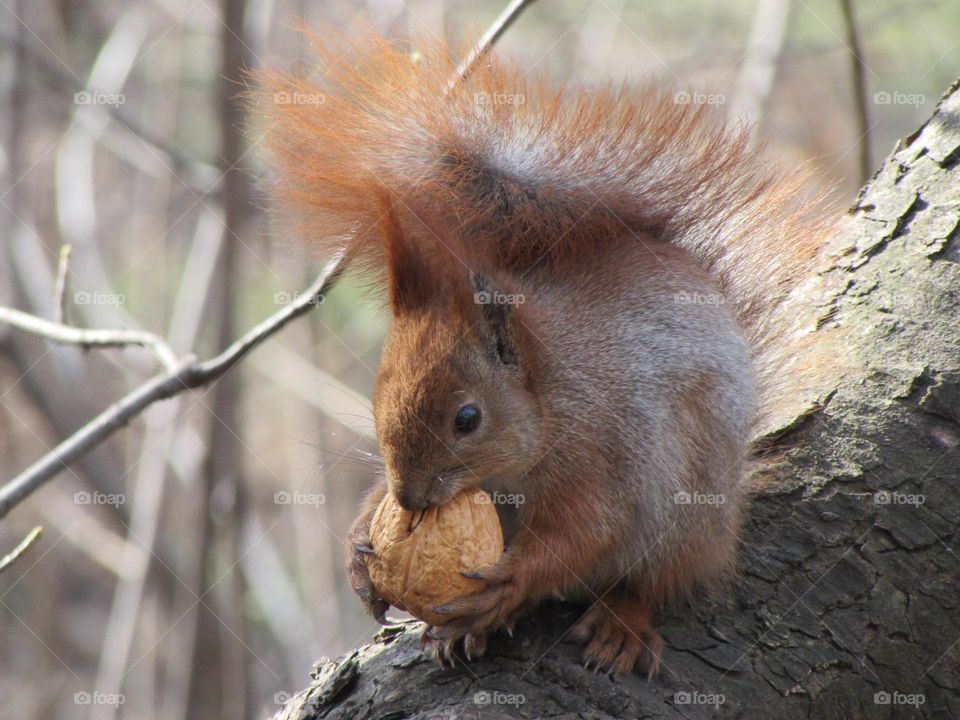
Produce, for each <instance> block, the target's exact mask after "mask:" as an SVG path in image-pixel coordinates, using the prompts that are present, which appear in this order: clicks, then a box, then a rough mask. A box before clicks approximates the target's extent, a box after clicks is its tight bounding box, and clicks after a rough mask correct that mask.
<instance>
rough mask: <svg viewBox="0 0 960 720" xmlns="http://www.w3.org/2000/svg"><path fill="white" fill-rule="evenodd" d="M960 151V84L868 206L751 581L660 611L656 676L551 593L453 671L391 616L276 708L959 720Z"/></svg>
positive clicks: (748, 546)
mask: <svg viewBox="0 0 960 720" xmlns="http://www.w3.org/2000/svg"><path fill="white" fill-rule="evenodd" d="M958 165H960V83H957V84H955V85H954V87H953V88H952V89H951V90H950V91H949V92H948V93H947V95H945V96H944V98H943V100H941V102H940V104H939V106H938V108H937V111H936V113H935V114H934V116H933V117H932V118H931V120H929V121H928V122H927V123H926V125H924V127H923V128H921V129H920V130H919V131H917V132H916V133H914V134H913V135H912V136H910V137H909V138H907V139H906V140H905V141H903V142H902V143H900V144H899V145H898V147H897V148H895V150H894V153H893V154H892V155H891V157H889V158H888V159H887V160H886V162H885V163H884V165H883V167H882V168H881V169H880V170H879V171H878V173H877V174H876V175H875V176H874V177H873V178H872V180H871V181H870V182H869V183H868V185H867V187H866V188H864V190H863V191H862V193H861V195H860V197H859V199H858V200H857V202H856V204H855V205H854V207H853V208H852V209H851V212H850V221H849V224H848V225H846V226H845V227H844V229H843V231H842V232H841V234H840V235H839V236H838V238H837V241H836V248H835V249H840V250H841V252H840V253H838V257H837V259H836V261H835V263H834V264H833V265H832V267H831V268H830V269H829V270H828V271H827V272H826V273H825V275H824V276H823V280H824V282H825V285H824V287H825V288H826V290H827V296H826V303H825V304H824V305H823V306H822V309H823V310H824V311H825V312H823V313H822V318H821V322H820V326H821V329H820V330H819V331H818V333H817V335H819V334H821V333H822V335H823V337H824V343H830V344H831V347H834V348H843V350H842V352H843V354H844V355H845V356H844V357H841V356H840V351H838V353H837V357H835V358H834V357H829V362H828V364H832V365H834V367H835V370H834V372H833V373H832V374H833V375H834V377H832V378H830V383H829V387H827V388H825V389H826V392H825V393H824V395H823V397H822V399H821V402H819V403H818V404H817V405H816V406H815V407H814V408H813V409H812V411H811V412H809V413H806V414H804V415H803V416H802V417H800V418H798V419H797V421H796V422H794V423H792V425H790V426H789V427H787V428H785V429H784V430H783V431H782V432H781V433H780V435H779V437H778V438H777V445H778V447H781V448H783V446H784V445H786V447H787V448H788V449H786V450H784V451H783V452H782V458H781V461H780V463H779V466H778V468H777V472H776V473H775V474H772V475H771V477H769V478H768V479H767V480H766V481H765V483H764V484H763V485H762V487H760V489H759V490H758V491H757V493H756V495H755V498H754V501H753V503H752V506H751V509H750V512H749V518H748V521H747V524H746V527H745V532H744V537H743V549H742V554H741V555H742V558H741V566H742V577H741V579H740V580H739V582H737V583H736V586H735V587H734V588H732V589H731V590H730V591H729V592H728V593H726V594H724V595H722V596H720V597H718V598H715V599H712V600H699V601H695V602H693V603H692V604H677V605H674V606H671V607H669V608H667V609H666V610H665V611H664V612H663V613H662V615H661V617H660V624H659V628H660V630H661V632H662V634H663V636H664V638H665V639H666V641H667V650H666V652H665V654H664V658H663V668H662V670H661V673H660V675H659V676H658V677H657V678H655V679H654V681H653V682H651V683H647V682H645V681H644V680H641V679H640V678H636V677H631V678H627V679H625V680H613V679H610V678H608V677H606V676H604V675H597V674H593V673H591V672H588V671H586V670H584V669H583V668H582V667H581V665H580V663H579V648H577V647H574V646H572V645H569V644H567V643H566V642H563V638H564V634H565V633H566V632H567V631H568V630H569V629H570V626H571V625H572V624H573V622H574V621H575V620H576V619H577V617H579V613H580V612H582V609H581V608H575V607H572V606H568V605H562V604H551V605H548V606H547V607H545V608H542V609H541V610H540V611H539V612H538V613H537V615H536V616H534V617H533V618H531V619H529V620H527V621H526V622H525V623H522V624H521V625H520V626H519V627H518V633H517V635H516V636H515V637H514V638H513V639H512V640H511V639H510V638H507V637H506V636H501V635H497V636H496V637H494V638H493V639H492V641H491V645H490V648H489V651H488V654H487V656H486V657H485V658H484V659H482V660H479V661H474V662H473V663H470V664H469V665H468V666H466V667H465V666H462V665H458V666H457V667H456V668H455V669H447V670H440V669H438V668H437V667H435V666H434V665H432V664H431V663H430V662H428V661H427V660H426V659H425V658H422V657H421V656H420V653H419V649H418V643H417V638H418V635H419V627H418V626H417V625H416V624H409V625H401V626H399V627H396V628H393V629H388V630H386V631H384V632H382V633H381V635H380V636H378V638H377V639H376V640H375V641H374V642H373V643H372V644H370V645H367V646H365V647H363V648H360V649H358V650H356V651H354V652H353V653H351V654H350V655H348V656H347V657H345V658H341V659H340V660H339V661H326V662H325V663H323V664H322V665H320V666H318V668H317V670H316V672H315V673H314V674H315V678H314V681H313V683H312V684H311V685H310V686H309V687H308V688H307V689H305V690H303V691H302V692H300V693H298V694H297V695H295V696H294V697H293V698H292V699H291V700H290V701H289V702H288V703H287V704H286V705H285V707H284V708H283V710H282V711H281V712H279V713H278V714H277V716H276V718H277V719H278V720H294V719H298V720H313V719H314V718H350V719H351V720H362V719H365V718H379V719H383V718H451V717H464V718H471V717H477V718H501V717H529V718H548V717H549V718H575V717H582V718H661V717H662V718H667V717H669V718H676V717H683V718H700V717H724V718H733V717H736V718H770V717H784V718H801V717H802V718H807V717H810V718H843V719H849V718H861V717H869V718H898V717H934V718H949V717H960V608H958V604H960V559H958V556H957V552H958V550H960V543H958V535H957V529H958V528H957V525H958V518H960V492H958V479H960V266H958V263H960V167H958ZM838 338H839V339H840V342H837V340H838ZM823 356H824V353H821V362H822V358H823ZM496 693H499V695H496ZM878 693H880V695H878ZM884 693H886V694H887V695H884ZM521 698H522V700H523V702H522V703H520V702H519V701H520V699H521ZM888 698H889V700H890V702H889V704H887V703H884V702H883V701H884V700H885V699H888ZM921 698H922V703H921V702H920V701H921ZM485 701H486V702H485ZM911 702H912V703H913V704H911Z"/></svg>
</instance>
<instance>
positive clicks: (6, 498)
mask: <svg viewBox="0 0 960 720" xmlns="http://www.w3.org/2000/svg"><path fill="white" fill-rule="evenodd" d="M346 264H347V263H346V255H345V253H344V252H338V253H337V254H336V255H335V256H334V258H333V260H331V261H330V263H329V264H328V265H327V266H326V267H325V268H324V270H323V272H321V273H320V276H319V277H318V278H317V279H316V280H315V281H314V282H313V284H312V285H311V286H310V287H309V288H308V289H307V290H306V292H304V294H302V295H300V296H299V297H298V298H297V299H296V301H295V302H293V303H291V304H290V305H287V306H286V307H284V308H283V309H282V310H279V311H278V312H276V313H274V314H273V315H271V316H270V317H269V318H267V319H266V320H264V321H263V322H261V323H260V324H259V325H257V326H255V327H254V328H252V329H251V330H250V331H249V332H247V333H246V334H244V335H243V336H242V337H240V338H239V339H237V340H236V341H235V342H234V343H233V344H232V345H230V347H228V348H227V349H226V350H224V351H223V352H221V353H220V354H219V355H216V356H215V357H212V358H210V359H209V360H206V361H203V362H200V361H198V360H197V359H196V358H193V357H188V358H186V359H184V360H182V361H181V362H180V363H178V364H177V365H176V367H175V368H173V369H172V370H170V371H169V372H167V373H165V374H163V375H158V376H157V377H155V378H153V379H151V380H148V381H147V382H146V383H144V384H143V385H141V386H140V387H138V388H136V389H134V390H133V391H132V392H130V393H129V394H128V395H126V396H125V397H123V398H122V399H120V400H119V401H117V402H116V403H114V404H113V405H111V406H110V407H109V408H107V409H106V410H104V411H103V412H102V413H100V415H98V416H97V417H96V418H94V419H93V420H91V421H90V422H89V423H87V424H86V425H84V426H83V427H82V428H80V429H79V430H77V431H76V432H75V433H74V434H73V435H71V436H70V437H69V438H67V439H66V440H64V441H63V442H62V443H60V444H59V445H57V447H55V448H54V449H53V450H51V451H50V452H49V453H47V454H46V455H44V456H43V457H42V458H40V459H39V460H38V461H37V462H35V463H34V464H33V465H31V466H30V467H29V468H27V469H26V470H24V471H23V472H22V473H20V475H18V476H17V477H15V478H14V479H13V480H11V481H10V482H8V483H7V484H6V485H4V486H3V487H2V488H0V518H3V517H5V516H6V515H7V513H9V512H10V510H11V509H12V508H13V507H15V506H16V505H17V504H18V503H19V502H21V501H22V500H23V499H24V498H25V497H27V496H28V495H29V494H30V493H32V492H33V491H34V490H36V489H37V488H39V487H40V486H41V485H43V484H44V483H45V482H47V481H48V480H50V479H51V478H52V477H54V476H56V474H57V473H58V472H59V471H60V470H61V469H63V468H64V467H66V466H67V465H69V464H70V463H72V462H73V461H75V460H76V459H77V458H79V457H82V456H83V455H84V454H85V453H87V452H88V451H89V450H90V449H91V448H93V447H94V446H96V445H97V444H98V443H100V442H101V441H102V440H103V439H104V438H106V437H108V436H109V435H110V434H112V433H113V432H114V431H115V430H117V429H118V428H120V427H122V426H123V425H125V424H126V423H128V422H129V421H130V420H131V419H132V418H134V417H136V416H137V415H139V414H140V413H141V412H143V410H144V408H147V407H149V406H150V405H152V404H153V403H155V402H157V401H158V400H165V399H167V398H170V397H173V396H174V395H177V394H179V393H181V392H183V391H184V390H189V389H192V388H196V387H199V386H201V385H205V384H206V383H209V382H211V381H212V380H215V379H216V378H218V377H220V376H221V375H223V374H224V373H225V372H227V371H228V370H230V368H232V367H233V366H234V365H236V364H237V363H238V362H239V361H240V360H241V359H242V358H243V357H244V356H245V355H246V354H247V353H248V352H250V351H251V350H252V349H253V348H255V347H256V346H257V345H259V344H260V343H261V342H263V341H264V340H266V339H267V338H268V337H270V336H271V335H273V334H274V333H276V332H277V331H278V330H280V329H281V328H282V327H284V326H285V325H286V324H287V323H289V322H290V321H291V320H293V319H295V318H297V317H299V316H301V315H303V314H305V313H307V312H308V311H309V310H310V309H311V308H312V307H313V306H314V305H317V304H319V300H320V298H321V296H322V295H323V294H324V293H326V292H327V291H328V290H329V289H330V287H332V285H333V283H334V282H336V280H337V278H338V277H339V276H340V274H341V273H342V272H343V270H344V268H345V267H346Z"/></svg>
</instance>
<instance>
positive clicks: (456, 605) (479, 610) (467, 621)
mask: <svg viewBox="0 0 960 720" xmlns="http://www.w3.org/2000/svg"><path fill="white" fill-rule="evenodd" d="M464 575H465V576H467V577H469V578H471V579H474V580H482V581H483V582H484V583H485V584H486V587H484V588H483V589H482V590H480V591H479V592H476V593H474V594H473V595H467V596H466V597H463V598H459V599H457V600H452V601H451V602H448V603H446V604H445V605H439V606H434V607H433V608H432V610H433V612H434V613H436V614H437V615H443V616H445V617H449V618H450V619H449V620H447V621H445V622H444V623H443V624H442V625H437V626H435V627H433V628H431V629H430V631H431V633H432V634H433V635H434V636H435V637H436V638H438V639H440V640H456V639H458V638H463V637H466V636H468V635H481V634H483V635H485V634H486V633H488V632H491V631H493V630H496V629H498V628H500V627H503V626H504V625H506V624H507V622H508V621H510V622H511V624H512V621H513V620H515V617H516V611H517V609H518V608H520V607H521V606H522V605H523V604H524V600H525V593H524V588H523V587H522V586H521V584H520V583H519V582H517V579H516V578H517V576H516V575H515V573H514V572H513V567H512V563H511V561H510V555H509V554H504V556H503V559H502V560H500V562H498V563H496V564H495V565H491V566H490V567H488V568H484V569H483V570H479V571H477V572H471V573H464ZM511 629H512V628H511Z"/></svg>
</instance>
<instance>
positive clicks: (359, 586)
mask: <svg viewBox="0 0 960 720" xmlns="http://www.w3.org/2000/svg"><path fill="white" fill-rule="evenodd" d="M373 553H374V551H373V548H372V547H370V541H369V539H367V538H365V537H360V536H357V537H355V538H351V539H350V555H349V564H348V566H347V574H348V575H349V576H350V587H351V588H353V591H354V592H355V593H356V594H357V595H358V596H359V598H360V600H361V601H363V606H364V607H365V608H366V609H367V612H368V613H370V615H371V616H372V617H373V618H374V620H376V621H377V622H378V623H380V624H381V625H385V624H386V623H387V620H386V614H387V609H388V608H389V607H390V605H389V603H387V601H386V600H383V599H381V598H379V597H378V596H377V593H376V591H375V590H374V589H373V583H372V582H371V581H370V571H369V570H367V563H366V561H365V560H364V556H366V555H371V554H373Z"/></svg>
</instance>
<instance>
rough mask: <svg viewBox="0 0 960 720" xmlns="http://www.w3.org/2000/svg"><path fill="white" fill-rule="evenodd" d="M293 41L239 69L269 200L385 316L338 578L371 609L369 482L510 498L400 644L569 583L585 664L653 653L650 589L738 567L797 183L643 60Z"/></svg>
mask: <svg viewBox="0 0 960 720" xmlns="http://www.w3.org/2000/svg"><path fill="white" fill-rule="evenodd" d="M313 44H314V46H315V49H316V52H317V56H318V66H317V68H316V69H315V71H314V72H312V73H305V74H296V73H285V72H267V73H265V74H264V75H263V76H262V83H263V88H264V89H263V91H262V94H261V95H260V96H259V97H260V102H259V105H260V111H261V113H262V116H263V118H264V121H265V127H266V128H267V130H266V133H265V144H266V147H267V149H268V157H269V162H270V163H271V164H272V167H273V169H274V171H275V174H276V179H275V181H274V183H273V185H272V194H273V197H274V199H275V203H276V207H277V209H278V210H277V215H278V217H280V218H281V219H283V220H290V221H292V223H293V225H294V228H293V230H294V231H295V232H297V233H299V234H300V235H304V236H307V237H308V238H309V241H310V242H311V243H313V244H314V245H315V246H317V247H318V248H320V249H321V250H330V249H333V248H335V247H345V248H346V251H347V253H348V255H349V257H350V258H351V262H352V263H354V264H361V265H362V266H364V267H365V268H366V270H367V271H368V272H369V274H370V275H371V276H373V277H376V278H383V280H384V281H385V286H386V290H387V295H388V297H389V303H390V307H391V309H392V313H393V323H392V327H391V329H390V332H389V336H388V337H387V340H386V344H385V346H384V349H383V356H382V360H381V364H380V369H379V373H378V377H377V382H376V390H375V394H374V399H373V412H374V419H375V424H376V430H377V437H378V439H379V443H380V448H381V451H382V456H383V460H384V463H385V468H386V472H385V476H384V477H383V478H382V479H380V481H379V482H378V483H377V485H376V486H375V487H374V488H373V490H372V492H371V493H370V494H369V496H368V497H367V498H366V500H365V502H364V504H363V508H362V510H361V512H360V515H359V517H358V518H357V520H356V522H355V523H354V525H353V528H352V530H351V532H350V537H349V542H348V556H349V557H348V571H349V577H350V582H351V583H352V587H353V589H354V590H355V591H356V592H357V594H358V595H359V596H360V597H361V598H362V600H363V602H364V603H365V605H366V607H367V608H368V609H369V611H370V612H371V613H372V614H373V615H374V616H375V617H377V618H378V619H380V620H381V621H382V619H383V617H384V613H385V611H386V610H387V605H386V603H385V602H384V601H383V600H381V599H379V598H378V597H377V596H376V593H375V591H374V589H373V588H372V586H371V584H370V579H369V576H368V574H367V571H366V566H365V564H364V561H363V555H364V553H369V552H371V549H370V547H369V537H368V529H369V523H370V519H371V516H372V513H373V510H374V509H375V508H376V506H377V504H378V503H379V502H380V500H381V499H382V497H383V496H384V494H385V493H388V492H389V493H393V494H394V496H395V497H396V499H397V501H398V502H399V503H400V504H401V505H402V506H403V507H404V508H407V509H409V510H412V511H418V510H422V509H424V508H427V507H430V506H434V505H440V504H442V503H444V502H445V501H447V500H449V499H450V498H451V497H453V496H454V495H455V494H456V493H457V492H458V491H460V490H462V489H464V488H468V487H472V486H480V487H483V488H485V489H487V490H488V491H491V492H493V493H494V497H496V496H497V495H496V493H502V494H504V495H505V496H507V497H514V498H521V497H522V498H523V502H522V504H518V506H517V507H516V508H515V509H513V515H512V524H510V525H509V527H510V531H509V533H508V537H507V538H506V539H507V549H506V550H505V552H504V554H503V557H502V559H501V560H500V561H499V562H498V563H497V564H496V565H494V566H492V567H489V568H484V569H482V570H481V571H479V572H477V573H476V574H474V575H473V577H476V578H477V579H480V580H482V581H483V582H484V588H483V589H482V590H481V591H479V592H478V593H476V594H475V595H472V596H469V597H466V598H463V599H461V600H458V601H454V602H451V603H449V604H448V605H446V606H443V607H438V608H434V609H435V611H436V612H437V613H440V614H442V615H445V616H448V618H449V619H448V620H447V621H446V622H444V623H442V624H440V625H438V626H435V627H431V628H428V629H427V630H426V631H425V635H424V639H423V642H424V643H425V644H426V645H429V646H430V647H431V649H432V652H433V653H434V655H435V657H437V658H438V659H439V660H440V662H441V663H442V662H443V661H444V660H445V659H450V658H452V656H453V653H454V651H455V650H458V649H462V650H463V652H464V653H465V655H466V656H467V657H475V656H478V655H480V654H482V653H483V651H484V649H485V646H486V638H487V635H488V633H490V632H491V631H495V630H497V629H500V628H507V629H509V630H512V627H513V624H514V623H515V621H516V619H517V618H518V616H520V615H521V614H522V613H524V612H527V611H528V610H530V609H531V608H533V607H535V606H536V605H537V604H538V603H539V602H540V601H541V600H543V599H545V598H548V597H551V596H562V597H566V598H579V599H582V600H585V601H587V602H589V603H591V606H590V609H589V610H588V611H587V612H586V613H585V614H584V615H583V616H582V617H581V618H580V620H579V622H578V623H577V625H576V626H575V628H574V629H573V631H572V635H573V636H574V637H575V638H577V639H579V640H581V641H582V642H584V643H585V650H584V655H585V659H586V661H587V662H588V663H589V664H593V665H595V666H596V667H599V668H603V669H605V670H609V671H613V672H617V673H628V672H630V671H632V670H635V669H636V670H639V671H640V672H642V673H644V674H646V675H648V676H652V675H653V673H655V672H656V670H657V669H658V666H659V664H660V658H661V653H662V649H663V640H662V639H661V637H660V636H659V635H658V633H657V632H656V630H655V629H654V628H653V624H652V623H653V614H654V613H655V611H656V610H657V609H658V608H659V607H660V606H662V605H663V603H665V602H666V601H667V600H669V599H671V598H674V597H676V596H678V595H685V594H687V593H689V592H690V591H692V590H693V589H695V588H700V587H710V586H712V585H714V584H715V583H716V582H717V581H722V580H723V579H724V578H729V577H730V576H731V574H732V573H733V572H734V569H735V562H736V554H737V540H738V533H739V526H740V521H741V515H742V513H743V503H744V492H743V490H742V483H743V480H744V477H745V473H746V472H747V469H748V462H747V456H748V446H749V442H750V439H751V433H752V429H753V428H754V427H755V423H756V421H757V418H758V417H760V416H761V414H762V413H763V412H764V408H765V407H766V406H768V405H769V404H771V403H772V402H775V400H776V397H774V395H775V392H776V385H775V384H774V382H772V381H774V380H776V379H778V378H779V379H782V376H783V374H784V368H785V364H786V362H787V360H786V358H788V357H789V355H790V347H789V342H788V340H787V337H786V336H787V335H788V333H787V331H786V327H787V325H788V322H789V321H788V319H787V318H784V317H783V316H784V313H783V312H778V310H781V309H782V304H783V301H784V298H785V297H786V296H787V295H788V293H789V292H790V291H791V289H793V288H795V287H796V286H797V284H798V282H799V280H800V279H801V278H803V277H804V276H805V275H806V274H807V273H808V272H809V269H810V267H811V263H812V261H813V259H814V257H815V256H816V254H817V248H818V247H819V246H820V245H821V244H822V242H823V231H822V228H820V227H818V226H817V224H816V223H815V222H814V223H811V221H810V220H809V217H810V216H815V215H816V214H817V212H818V206H817V202H816V201H814V200H810V199H808V197H807V194H806V193H805V192H804V191H803V189H802V188H803V186H804V179H803V178H802V177H801V176H800V175H799V174H798V173H793V174H783V173H781V172H779V171H778V170H777V169H776V168H771V167H770V166H769V165H768V164H767V163H766V162H765V161H764V160H762V159H761V158H760V157H759V156H758V155H757V154H756V153H755V152H754V151H752V150H750V149H749V143H748V131H747V130H745V129H743V128H728V127H725V126H724V125H723V124H722V123H721V122H719V121H718V120H717V119H716V118H714V117H713V115H712V114H711V113H712V110H711V109H710V108H708V107H705V106H704V105H697V104H695V103H691V102H689V100H690V96H689V95H686V94H684V93H676V92H675V91H674V90H672V89H670V88H666V87H663V86H662V85H659V84H657V83H648V84H632V83H626V84H623V85H622V86H615V85H613V84H609V85H606V86H602V87H595V88H583V89H570V88H562V89H558V88H556V87H555V86H554V85H553V84H551V82H550V81H549V79H548V78H546V77H544V76H541V75H538V76H536V77H528V76H526V75H524V73H523V72H522V69H521V68H520V67H519V66H518V65H517V64H516V63H515V62H514V61H510V60H506V59H503V58H499V57H497V56H496V55H494V54H490V55H488V56H486V57H485V58H484V59H483V60H482V62H480V63H479V64H478V65H477V67H475V68H474V69H473V70H472V72H471V73H470V74H469V75H468V76H467V77H466V78H464V79H461V80H456V81H451V78H452V77H455V70H456V67H457V60H458V58H459V57H462V55H463V54H462V53H460V52H458V51H457V50H456V49H455V48H451V47H449V46H448V45H445V44H444V43H443V42H440V41H430V40H426V41H418V42H416V43H415V44H414V45H413V46H410V45H403V44H399V43H394V42H391V41H388V40H386V39H384V38H382V37H379V36H377V35H376V34H373V33H367V34H366V36H365V37H363V38H361V39H359V40H354V41H351V42H342V41H337V40H329V39H327V36H325V37H324V39H323V40H320V39H314V41H313ZM411 47H415V48H416V51H415V52H413V51H412V50H411ZM685 100H686V101H687V102H684V101H685ZM507 514H509V513H507Z"/></svg>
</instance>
